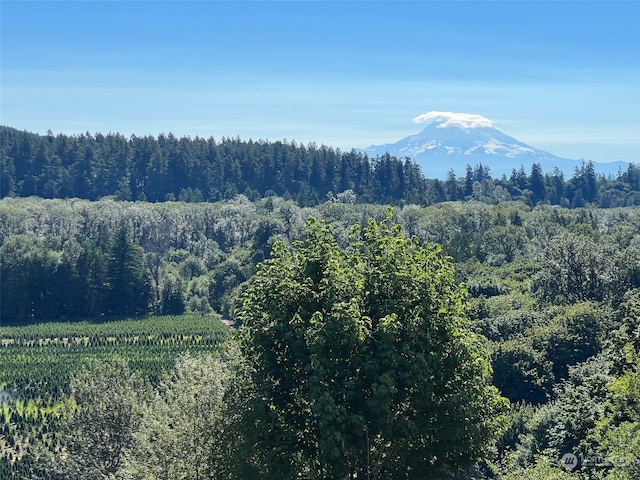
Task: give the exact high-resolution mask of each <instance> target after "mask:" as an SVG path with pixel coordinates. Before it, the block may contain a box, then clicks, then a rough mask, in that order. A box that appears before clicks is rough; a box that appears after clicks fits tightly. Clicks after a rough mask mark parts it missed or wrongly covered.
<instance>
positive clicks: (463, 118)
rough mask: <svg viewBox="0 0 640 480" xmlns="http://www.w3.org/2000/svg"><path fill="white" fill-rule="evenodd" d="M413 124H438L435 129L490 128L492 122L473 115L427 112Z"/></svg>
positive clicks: (414, 120)
mask: <svg viewBox="0 0 640 480" xmlns="http://www.w3.org/2000/svg"><path fill="white" fill-rule="evenodd" d="M413 122H414V123H438V127H437V128H447V127H458V128H487V127H489V128H492V127H494V125H493V122H492V121H491V120H489V119H488V118H485V117H483V116H482V115H475V114H473V113H453V112H427V113H423V114H422V115H418V116H417V117H416V118H414V119H413Z"/></svg>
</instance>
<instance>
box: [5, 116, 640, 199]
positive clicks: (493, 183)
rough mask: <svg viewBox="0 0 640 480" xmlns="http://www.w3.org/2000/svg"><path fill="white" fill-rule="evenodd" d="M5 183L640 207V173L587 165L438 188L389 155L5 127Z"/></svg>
mask: <svg viewBox="0 0 640 480" xmlns="http://www.w3.org/2000/svg"><path fill="white" fill-rule="evenodd" d="M0 175H1V179H0V197H6V196H18V197H28V196H39V197H43V198H82V199H87V200H97V199H99V198H104V197H109V196H112V197H114V198H116V199H119V200H146V201H150V202H161V201H166V200H181V201H186V202H199V201H218V200H229V199H231V198H233V197H234V196H235V195H237V194H244V195H245V196H246V197H247V198H249V199H250V200H252V201H253V200H257V199H258V198H260V197H264V196H268V195H278V196H281V197H283V198H285V199H293V200H294V201H295V202H296V203H297V204H298V205H299V206H313V205H318V204H319V203H322V202H324V201H326V200H327V199H330V198H332V197H334V196H338V195H342V196H345V195H346V196H349V195H355V198H356V199H357V201H358V202H359V203H386V204H393V205H398V204H402V203H406V204H418V205H431V204H434V203H439V202H444V201H456V200H477V201H482V202H487V203H498V202H503V201H509V200H520V201H523V202H525V203H527V204H528V205H532V206H535V205H537V204H538V203H548V204H551V205H562V206H566V207H573V208H575V207H582V206H584V205H587V204H589V205H594V206H598V207H603V208H609V207H622V206H628V205H638V204H640V169H639V168H638V167H636V166H635V165H633V164H630V165H629V167H628V168H627V170H625V171H621V172H619V174H618V175H617V177H615V178H605V177H602V176H598V175H596V173H595V171H594V168H593V165H592V164H591V163H590V162H587V163H586V164H584V165H582V167H580V168H577V169H576V170H575V171H574V172H573V176H572V177H571V178H568V179H565V176H564V174H563V173H562V172H560V171H559V170H554V171H552V172H543V171H542V170H541V168H540V166H539V165H537V164H534V165H531V166H529V165H526V166H515V168H514V169H513V172H512V174H511V175H510V176H509V177H502V178H492V177H491V172H490V170H489V168H487V167H486V166H483V165H476V166H469V167H468V168H467V171H466V174H465V175H464V176H462V175H461V176H460V177H459V178H458V177H456V175H455V174H454V173H453V172H451V173H450V174H449V176H448V178H447V179H446V180H438V179H425V178H424V175H423V174H422V171H421V170H420V168H419V167H418V166H417V165H416V164H415V163H413V162H412V161H411V160H409V159H398V158H395V157H391V156H389V155H384V156H382V157H376V158H369V157H367V156H366V155H364V154H361V153H358V152H356V151H355V150H352V151H350V152H342V151H340V150H338V149H333V148H331V147H327V146H325V145H321V146H317V145H316V144H314V143H311V144H309V145H306V146H305V145H302V144H298V143H296V142H295V141H291V142H288V141H276V142H270V141H265V140H258V141H253V140H248V141H243V140H240V139H239V138H222V139H221V140H218V141H216V140H215V139H214V138H207V139H205V138H199V137H195V138H189V137H182V138H176V137H175V136H174V135H172V134H168V135H164V134H162V135H159V136H158V137H157V138H156V137H153V136H145V137H136V136H132V137H131V138H125V137H124V136H122V135H120V134H113V133H110V134H107V135H104V134H95V135H92V134H89V133H86V134H81V135H75V136H69V135H62V134H59V135H53V134H49V135H46V136H42V135H36V134H32V133H28V132H23V131H18V130H16V129H13V128H9V127H0Z"/></svg>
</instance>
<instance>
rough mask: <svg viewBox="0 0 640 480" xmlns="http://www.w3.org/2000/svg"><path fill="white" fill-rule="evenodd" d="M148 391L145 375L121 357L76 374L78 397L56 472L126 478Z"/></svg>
mask: <svg viewBox="0 0 640 480" xmlns="http://www.w3.org/2000/svg"><path fill="white" fill-rule="evenodd" d="M147 394H148V393H147V389H146V388H145V385H144V383H143V382H142V380H141V379H140V378H139V377H138V376H136V375H133V374H132V373H131V372H130V370H129V368H128V366H127V364H126V363H125V362H124V361H121V360H113V361H110V362H105V363H102V364H101V365H99V366H98V365H94V366H93V367H89V368H87V369H85V370H83V371H82V372H80V373H79V374H78V375H77V376H75V377H74V378H73V379H72V381H71V400H72V403H71V404H70V410H69V412H68V413H67V416H66V419H65V421H64V422H63V425H62V428H61V432H62V435H63V446H64V450H62V451H58V452H56V453H53V454H52V458H51V460H50V462H51V463H50V466H49V468H50V471H51V473H52V474H54V475H57V476H58V477H59V478H69V479H85V478H91V479H96V480H100V479H114V478H121V477H120V472H121V469H122V467H123V465H124V461H125V458H126V456H127V454H128V453H129V451H130V450H131V447H132V446H133V442H134V432H135V431H136V430H137V429H138V428H139V426H140V422H141V420H142V405H143V401H144V398H145V396H146V395H147ZM58 477H55V476H54V478H58Z"/></svg>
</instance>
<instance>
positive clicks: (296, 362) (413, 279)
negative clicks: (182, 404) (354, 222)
mask: <svg viewBox="0 0 640 480" xmlns="http://www.w3.org/2000/svg"><path fill="white" fill-rule="evenodd" d="M308 228H309V230H308V237H307V238H306V239H305V240H304V241H303V242H299V243H296V244H295V246H294V249H293V250H289V249H287V248H286V247H285V246H284V245H282V244H278V245H277V246H276V248H275V250H274V257H273V258H272V259H269V260H267V261H266V262H265V263H264V264H263V265H261V266H260V267H259V269H258V272H257V274H256V276H255V278H254V279H253V281H252V283H251V286H250V287H249V289H248V290H247V292H246V294H245V295H244V297H243V298H244V301H243V309H242V311H241V312H240V319H241V321H242V323H243V329H242V331H241V347H242V350H243V353H244V355H245V356H246V358H248V359H250V360H251V361H252V364H253V369H254V374H253V381H254V385H255V388H256V395H255V401H256V406H255V407H254V409H255V411H256V412H258V414H257V418H256V420H255V421H256V425H257V431H256V438H255V441H256V442H257V444H258V446H259V448H260V451H261V452H262V454H263V462H264V463H263V468H264V469H265V473H266V474H267V475H271V476H275V477H277V478H280V477H288V478H293V477H294V476H296V475H299V474H304V475H308V476H310V477H312V478H345V477H346V476H347V475H351V476H352V477H353V476H357V477H361V476H365V477H366V476H369V478H422V477H423V475H424V471H423V468H424V464H425V462H426V464H427V465H428V469H429V472H430V474H429V475H430V477H431V478H445V477H446V476H448V475H450V474H452V473H453V472H455V471H456V469H458V468H461V467H465V466H468V465H470V464H471V463H472V462H473V461H474V460H476V459H477V458H480V457H482V456H483V455H484V454H486V452H485V448H486V446H487V444H488V442H490V440H491V438H492V437H493V436H494V435H495V434H496V433H497V431H498V430H499V428H500V412H501V409H502V408H504V403H502V400H501V399H500V397H499V396H498V394H497V391H496V390H495V389H494V388H493V387H490V386H489V385H488V381H489V378H490V366H489V364H488V362H487V360H486V351H485V350H484V347H483V344H482V342H481V340H480V339H479V338H478V337H476V336H475V335H474V334H472V333H471V332H470V331H469V330H468V329H467V325H466V320H465V312H464V292H463V290H462V289H461V288H460V287H459V286H458V285H456V284H455V282H454V275H453V269H452V265H451V264H450V263H449V262H448V261H447V260H446V259H444V258H443V256H442V254H441V251H440V250H439V249H438V248H436V247H432V246H430V245H422V244H420V243H419V242H418V240H417V238H415V237H412V238H409V237H407V236H405V235H404V234H403V233H402V232H401V230H400V228H399V227H394V226H392V225H391V223H390V218H389V217H387V219H386V220H385V221H384V222H382V223H380V224H378V223H377V222H375V221H373V220H372V221H370V222H369V224H368V225H367V227H366V228H365V229H364V230H363V231H362V232H359V231H358V230H356V231H354V232H353V233H352V237H351V241H350V243H349V247H348V249H347V250H346V251H344V250H341V249H340V248H339V246H338V244H337V241H336V239H335V237H334V236H333V234H332V233H331V230H330V229H329V227H327V226H326V225H324V224H322V223H319V222H317V221H314V220H311V221H310V222H309V227H308Z"/></svg>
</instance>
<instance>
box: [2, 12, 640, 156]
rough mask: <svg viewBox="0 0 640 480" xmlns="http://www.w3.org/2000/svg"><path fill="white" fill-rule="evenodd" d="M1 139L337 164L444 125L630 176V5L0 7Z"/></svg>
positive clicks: (636, 120)
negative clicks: (177, 144)
mask: <svg viewBox="0 0 640 480" xmlns="http://www.w3.org/2000/svg"><path fill="white" fill-rule="evenodd" d="M0 15H1V42H2V43H1V51H0V53H1V58H0V60H1V64H0V68H1V74H2V77H1V104H0V123H1V124H3V125H8V126H12V127H15V128H19V129H26V130H29V131H33V132H37V133H45V132H46V131H47V130H48V129H51V130H53V132H54V133H69V134H74V133H81V132H86V131H89V132H91V133H95V132H103V133H107V132H120V133H122V134H124V135H126V136H129V135H131V134H135V135H146V134H152V135H158V134H159V133H162V132H164V133H169V132H173V133H174V134H176V135H178V136H182V135H190V136H196V135H199V136H205V137H209V136H213V137H215V138H217V139H219V138H221V137H223V136H226V137H229V136H233V137H235V136H236V135H239V136H240V137H241V138H243V139H249V138H253V139H259V138H262V139H269V140H280V139H283V138H286V139H289V140H293V139H295V140H297V141H299V142H303V143H307V142H309V141H316V142H317V143H318V144H320V143H324V144H327V145H332V146H335V147H340V148H342V149H351V148H353V147H366V146H369V145H371V144H383V143H388V142H393V141H396V140H398V139H400V138H401V137H404V136H406V135H409V134H412V133H417V132H418V131H419V130H420V128H421V127H420V125H415V124H413V123H412V119H413V118H414V117H416V116H418V115H420V114H422V113H425V112H428V111H431V110H439V111H452V112H466V113H475V114H480V115H483V116H485V117H487V118H489V119H491V120H492V121H493V122H494V123H495V124H496V126H498V127H499V128H500V129H501V130H502V131H503V132H505V133H507V134H509V135H512V136H515V137H516V138H518V139H519V140H522V141H524V142H526V143H529V144H531V145H532V146H535V147H537V148H541V149H544V150H548V151H550V152H551V153H554V154H556V155H560V156H565V157H568V158H590V159H593V160H596V161H614V160H624V161H634V162H640V27H639V25H640V2H638V1H626V2H614V1H602V2H593V1H591V2H590V1H574V2H555V1H554V2H551V1H536V2H517V1H511V2H497V1H491V2H488V1H487V2H485V1H475V2H456V1H454V2H451V1H450V2H434V1H413V2H406V3H405V2H364V1H350V2H307V1H298V2H273V1H263V2H244V1H235V2H231V1H227V2H220V1H200V2H185V1H182V2H153V1H137V2H117V1H109V2H95V1H75V2H58V1H47V2H29V1H10V0H9V1H8V0H2V1H0Z"/></svg>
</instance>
